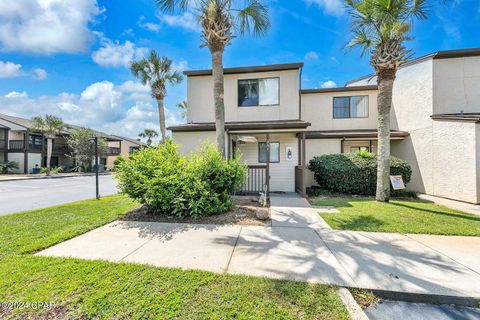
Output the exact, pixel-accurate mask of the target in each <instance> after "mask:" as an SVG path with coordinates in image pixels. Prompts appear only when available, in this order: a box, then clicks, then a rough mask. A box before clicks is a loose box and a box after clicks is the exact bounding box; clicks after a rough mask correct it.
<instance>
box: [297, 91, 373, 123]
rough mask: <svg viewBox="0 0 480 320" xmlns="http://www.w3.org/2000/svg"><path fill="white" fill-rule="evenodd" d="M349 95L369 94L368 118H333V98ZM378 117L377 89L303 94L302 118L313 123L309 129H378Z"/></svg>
mask: <svg viewBox="0 0 480 320" xmlns="http://www.w3.org/2000/svg"><path fill="white" fill-rule="evenodd" d="M347 96H368V118H351V119H334V118H333V98H334V97H347ZM377 117H378V110H377V91H376V90H365V91H351V92H326V93H308V94H302V120H304V121H308V122H310V123H311V124H312V125H311V126H310V127H309V128H308V130H350V129H376V128H377Z"/></svg>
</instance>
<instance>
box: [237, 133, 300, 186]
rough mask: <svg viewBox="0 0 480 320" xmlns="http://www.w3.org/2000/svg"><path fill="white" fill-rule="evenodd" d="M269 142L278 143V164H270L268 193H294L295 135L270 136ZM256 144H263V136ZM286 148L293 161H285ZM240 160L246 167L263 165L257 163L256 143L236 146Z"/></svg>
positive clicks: (296, 145) (296, 154) (296, 155)
mask: <svg viewBox="0 0 480 320" xmlns="http://www.w3.org/2000/svg"><path fill="white" fill-rule="evenodd" d="M270 141H271V142H279V143H280V162H279V163H270V191H285V192H295V167H296V166H297V165H298V139H297V137H296V136H295V134H293V133H291V134H272V135H270ZM258 142H265V137H264V135H261V136H258ZM287 147H291V148H292V152H293V159H292V160H286V150H287ZM237 148H238V150H239V152H240V153H241V156H242V158H241V159H242V160H245V161H246V162H247V164H248V165H265V163H259V162H258V143H256V142H255V143H253V142H251V143H245V144H237Z"/></svg>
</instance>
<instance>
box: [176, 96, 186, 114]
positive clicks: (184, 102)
mask: <svg viewBox="0 0 480 320" xmlns="http://www.w3.org/2000/svg"><path fill="white" fill-rule="evenodd" d="M177 108H179V109H180V110H182V113H181V114H180V115H181V116H182V118H186V117H187V110H188V103H187V100H183V101H182V102H180V103H177Z"/></svg>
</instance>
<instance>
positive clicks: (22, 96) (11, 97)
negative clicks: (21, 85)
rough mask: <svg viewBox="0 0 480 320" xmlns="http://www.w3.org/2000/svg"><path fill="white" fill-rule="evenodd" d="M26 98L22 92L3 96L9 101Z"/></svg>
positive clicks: (25, 94)
mask: <svg viewBox="0 0 480 320" xmlns="http://www.w3.org/2000/svg"><path fill="white" fill-rule="evenodd" d="M26 97H27V93H26V92H25V91H22V92H17V91H12V92H9V93H7V94H6V95H5V98H9V99H15V98H26Z"/></svg>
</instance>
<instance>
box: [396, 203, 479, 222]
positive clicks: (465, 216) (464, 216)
mask: <svg viewBox="0 0 480 320" xmlns="http://www.w3.org/2000/svg"><path fill="white" fill-rule="evenodd" d="M390 204H392V205H394V206H397V207H403V208H407V209H411V210H416V211H423V212H428V213H433V214H438V215H443V216H448V217H452V218H459V219H466V220H472V221H475V222H480V217H477V216H474V215H469V214H468V213H461V212H458V213H452V212H445V211H438V210H430V209H424V208H419V207H415V206H410V205H407V204H403V203H394V202H392V203H390Z"/></svg>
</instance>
